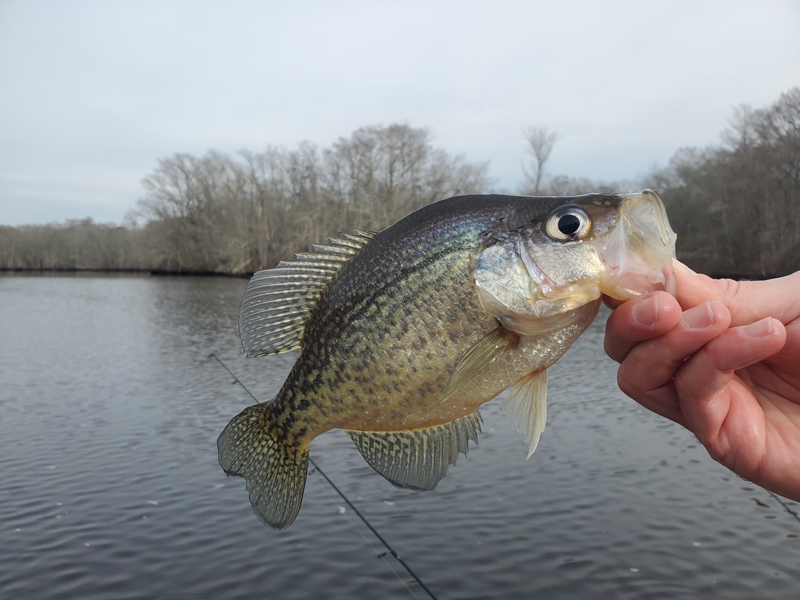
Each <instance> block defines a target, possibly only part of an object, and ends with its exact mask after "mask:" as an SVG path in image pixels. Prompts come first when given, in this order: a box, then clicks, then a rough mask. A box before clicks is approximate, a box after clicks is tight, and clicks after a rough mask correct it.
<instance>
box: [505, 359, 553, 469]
mask: <svg viewBox="0 0 800 600" xmlns="http://www.w3.org/2000/svg"><path fill="white" fill-rule="evenodd" d="M503 410H504V411H505V413H506V415H508V418H509V419H511V422H512V423H513V424H514V426H515V427H516V428H517V431H519V432H520V433H521V434H522V437H524V438H525V443H527V444H528V456H527V458H530V457H531V455H532V454H533V451H534V450H536V445H537V444H538V443H539V436H541V435H542V432H543V431H544V425H545V422H546V421H547V371H546V370H543V371H536V372H534V373H529V374H528V375H526V376H525V377H523V378H522V379H520V380H519V381H517V383H515V384H514V387H513V388H512V389H511V392H510V393H509V394H508V396H506V398H505V400H503ZM526 460H527V459H526Z"/></svg>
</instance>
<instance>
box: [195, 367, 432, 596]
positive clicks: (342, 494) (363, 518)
mask: <svg viewBox="0 0 800 600" xmlns="http://www.w3.org/2000/svg"><path fill="white" fill-rule="evenodd" d="M208 357H209V358H214V359H216V361H217V362H218V363H219V364H220V365H222V368H223V369H225V370H226V371H227V372H228V373H229V374H230V376H231V377H233V380H234V381H235V382H236V383H238V384H239V385H240V386H242V389H243V390H244V391H245V392H247V393H248V394H250V397H251V398H252V399H253V400H255V401H256V402H257V403H258V404H261V400H259V399H258V398H256V397H255V396H254V395H253V392H251V391H250V390H248V389H247V386H246V385H245V384H243V383H242V382H241V380H240V379H239V378H238V377H236V375H234V374H233V371H231V370H230V369H229V368H228V365H226V364H225V363H224V362H222V359H221V358H220V357H219V356H217V355H216V354H214V353H213V352H212V353H211V354H209V355H208ZM308 461H309V462H310V463H311V465H312V466H313V467H314V468H315V469H316V470H317V472H319V474H320V475H322V476H323V477H324V478H325V481H327V482H328V483H329V484H331V487H332V488H333V489H334V490H336V493H337V494H339V496H341V497H342V500H344V501H345V502H346V503H347V505H348V506H349V507H350V508H351V509H352V510H353V512H354V513H355V514H356V515H358V518H359V519H361V521H362V522H363V523H364V525H366V526H367V528H368V529H369V530H370V531H371V532H372V533H373V534H374V535H375V537H376V538H378V539H379V540H380V542H381V544H383V545H384V547H385V548H386V550H388V551H389V554H391V555H392V556H394V558H395V560H396V561H397V562H399V563H400V564H401V565H403V567H404V568H405V570H406V571H408V574H409V575H411V577H413V578H414V581H416V582H417V583H418V584H419V585H420V587H421V588H422V589H423V590H425V591H426V592H427V593H428V595H429V596H430V597H431V598H433V600H438V598H437V597H436V596H435V595H434V594H433V592H432V591H430V590H429V589H428V586H426V585H425V584H424V583H422V580H421V579H420V578H419V577H417V574H416V573H414V571H413V570H412V569H411V567H409V566H408V564H407V563H406V561H404V560H403V559H402V558H400V555H399V554H398V553H397V552H396V551H395V549H394V548H392V546H391V545H390V544H389V542H387V541H386V540H385V539H384V538H383V536H382V535H381V534H380V533H378V531H377V530H376V529H375V528H374V527H373V526H372V525H371V524H370V522H369V521H367V519H366V518H365V517H364V515H362V514H361V513H360V512H359V510H358V509H357V508H356V507H355V506H353V503H352V502H350V500H349V499H348V498H347V496H345V495H344V492H342V490H340V489H339V487H338V486H337V485H336V484H335V483H333V481H331V478H330V477H328V475H327V474H326V473H325V471H323V470H322V469H320V468H319V465H318V464H317V463H316V462H314V459H313V458H311V457H310V456H309V457H308ZM371 545H372V544H370V546H371ZM392 570H393V571H394V569H392ZM395 574H396V573H395ZM400 581H403V580H402V579H400ZM403 583H405V582H403ZM406 587H407V586H406ZM409 591H411V592H412V594H413V591H412V590H411V588H409ZM414 595H415V596H416V594H414Z"/></svg>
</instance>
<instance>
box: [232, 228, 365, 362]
mask: <svg viewBox="0 0 800 600" xmlns="http://www.w3.org/2000/svg"><path fill="white" fill-rule="evenodd" d="M339 235H340V236H342V238H344V239H341V238H329V240H330V243H329V244H311V247H312V249H313V251H312V252H305V253H301V254H297V259H296V260H284V261H281V262H280V263H279V264H278V266H276V267H275V268H273V269H266V270H264V271H259V272H258V273H256V274H255V275H253V278H252V279H251V280H250V283H249V284H248V285H247V290H245V292H244V298H242V308H241V309H240V310H239V337H240V339H241V340H242V348H243V349H244V353H245V355H246V356H248V357H253V356H269V355H270V354H279V353H281V352H287V351H289V350H295V349H297V348H300V346H301V339H302V337H303V331H304V330H305V327H306V323H307V322H308V316H309V314H310V313H311V309H312V308H314V306H315V305H316V303H317V301H318V300H319V297H320V295H321V294H322V290H323V289H325V286H326V285H328V282H330V280H331V279H333V277H334V275H336V273H338V272H339V270H340V269H341V268H342V267H343V266H344V265H346V264H347V263H348V262H350V259H351V258H352V257H353V255H355V253H356V252H358V251H359V250H360V249H361V248H363V247H364V246H366V245H367V244H368V243H369V241H370V240H371V239H372V238H373V237H374V236H375V233H374V232H371V231H360V230H356V231H355V233H341V234H339Z"/></svg>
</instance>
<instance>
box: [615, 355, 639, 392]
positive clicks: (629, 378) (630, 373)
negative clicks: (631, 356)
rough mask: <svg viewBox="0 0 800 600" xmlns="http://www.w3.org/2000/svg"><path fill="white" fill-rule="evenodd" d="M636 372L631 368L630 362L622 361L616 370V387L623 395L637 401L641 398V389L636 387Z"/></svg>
mask: <svg viewBox="0 0 800 600" xmlns="http://www.w3.org/2000/svg"><path fill="white" fill-rule="evenodd" d="M635 375H636V370H635V369H632V368H631V362H629V361H627V360H626V361H624V362H623V363H622V364H621V365H620V366H619V369H618V370H617V385H618V386H619V389H620V390H621V391H622V393H623V394H625V395H626V396H628V397H629V398H633V399H634V400H637V399H639V398H641V397H642V395H643V392H642V388H641V387H640V386H639V385H637V383H636V382H637V378H636V377H635Z"/></svg>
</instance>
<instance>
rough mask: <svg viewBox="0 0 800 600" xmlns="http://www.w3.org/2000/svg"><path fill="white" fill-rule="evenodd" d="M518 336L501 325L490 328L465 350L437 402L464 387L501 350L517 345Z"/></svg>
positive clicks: (495, 358)
mask: <svg viewBox="0 0 800 600" xmlns="http://www.w3.org/2000/svg"><path fill="white" fill-rule="evenodd" d="M518 341H519V336H518V335H517V334H515V333H513V332H511V331H508V330H507V329H506V328H505V327H503V326H502V325H499V326H497V327H496V328H495V329H492V330H491V331H490V332H489V333H487V334H486V335H485V336H483V337H482V338H481V339H480V340H479V341H478V343H476V344H475V345H474V346H472V348H470V349H469V350H467V353H466V354H465V355H464V356H463V357H461V360H460V361H459V363H458V364H457V365H456V368H455V369H454V370H453V374H452V375H450V380H449V381H448V382H447V385H446V386H445V387H444V391H443V392H442V397H441V398H439V404H442V403H444V402H445V401H446V400H447V399H448V398H450V396H452V395H453V394H455V393H456V392H457V391H458V390H460V389H461V388H462V387H464V386H465V385H466V384H467V383H468V382H469V381H470V380H471V379H472V378H473V377H475V376H476V375H478V373H480V372H481V371H483V370H484V369H485V368H486V367H488V366H489V365H490V364H492V363H493V362H494V361H495V360H497V359H498V358H499V357H500V355H501V354H503V352H505V351H506V350H508V349H509V348H513V347H514V346H516V345H517V343H518Z"/></svg>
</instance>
